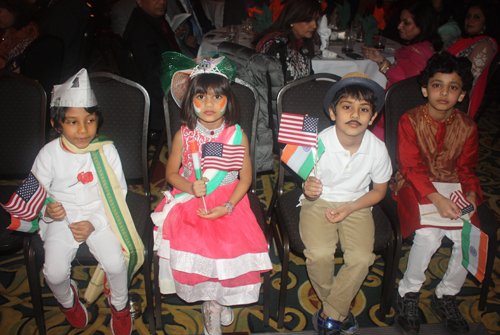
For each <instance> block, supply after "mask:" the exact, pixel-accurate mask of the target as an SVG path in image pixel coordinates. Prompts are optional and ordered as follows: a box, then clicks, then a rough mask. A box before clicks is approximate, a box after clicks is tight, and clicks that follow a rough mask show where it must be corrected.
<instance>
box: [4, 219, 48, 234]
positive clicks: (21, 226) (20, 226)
mask: <svg viewBox="0 0 500 335" xmlns="http://www.w3.org/2000/svg"><path fill="white" fill-rule="evenodd" d="M38 228H40V227H39V225H38V218H35V219H33V220H32V221H26V220H23V219H20V218H16V217H15V216H12V221H11V224H10V226H8V227H7V229H10V230H16V231H22V232H24V233H34V232H36V231H37V230H38Z"/></svg>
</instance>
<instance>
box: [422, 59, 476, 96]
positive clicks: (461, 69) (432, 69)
mask: <svg viewBox="0 0 500 335" xmlns="http://www.w3.org/2000/svg"><path fill="white" fill-rule="evenodd" d="M471 69H472V63H471V61H470V60H469V59H467V58H465V57H455V56H453V55H452V54H450V53H449V52H447V51H443V52H440V53H437V54H434V55H433V56H432V57H431V58H429V60H428V61H427V65H426V67H425V69H424V70H423V71H422V72H420V75H419V76H418V84H419V85H420V86H421V87H427V83H428V82H429V79H431V78H432V77H434V75H435V74H436V73H438V72H441V73H453V72H456V73H457V74H458V75H459V76H460V78H462V90H463V91H469V90H470V89H471V88H472V83H473V82H474V76H473V75H472V71H471Z"/></svg>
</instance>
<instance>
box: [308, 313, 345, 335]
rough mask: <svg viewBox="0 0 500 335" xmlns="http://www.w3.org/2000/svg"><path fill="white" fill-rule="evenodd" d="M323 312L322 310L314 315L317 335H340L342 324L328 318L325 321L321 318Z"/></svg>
mask: <svg viewBox="0 0 500 335" xmlns="http://www.w3.org/2000/svg"><path fill="white" fill-rule="evenodd" d="M322 311H323V309H320V310H319V311H317V312H316V313H314V315H313V327H314V330H316V333H317V334H318V335H340V334H341V333H340V331H341V327H342V322H340V321H337V320H334V319H332V318H328V317H327V318H326V319H323V318H322V317H321V312H322Z"/></svg>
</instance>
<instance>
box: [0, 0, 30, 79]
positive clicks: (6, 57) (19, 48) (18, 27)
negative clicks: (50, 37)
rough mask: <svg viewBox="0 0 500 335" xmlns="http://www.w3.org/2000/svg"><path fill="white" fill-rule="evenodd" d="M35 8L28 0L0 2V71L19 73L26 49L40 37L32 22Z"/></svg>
mask: <svg viewBox="0 0 500 335" xmlns="http://www.w3.org/2000/svg"><path fill="white" fill-rule="evenodd" d="M33 14H34V7H33V6H32V5H31V4H30V3H29V1H28V0H0V31H2V32H3V33H2V35H1V39H0V69H8V70H11V71H16V72H18V71H19V64H18V61H19V59H20V57H21V55H22V53H23V51H24V49H26V47H27V46H28V45H29V44H30V43H31V42H33V41H34V40H35V39H36V38H37V37H38V36H39V35H40V28H39V27H38V25H37V24H36V23H35V22H33V21H31V18H32V16H33Z"/></svg>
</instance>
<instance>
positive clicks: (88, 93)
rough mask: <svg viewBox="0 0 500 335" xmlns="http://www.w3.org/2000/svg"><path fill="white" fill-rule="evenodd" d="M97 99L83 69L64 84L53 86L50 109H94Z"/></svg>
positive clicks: (85, 70)
mask: <svg viewBox="0 0 500 335" xmlns="http://www.w3.org/2000/svg"><path fill="white" fill-rule="evenodd" d="M94 106H97V99H96V98H95V94H94V91H92V88H91V87H90V79H89V75H88V73H87V69H85V68H83V69H81V70H80V71H78V73H77V74H75V75H74V76H73V77H71V78H69V79H68V80H67V81H66V82H65V83H64V84H61V85H54V88H53V89H52V100H51V101H50V107H83V108H85V107H94Z"/></svg>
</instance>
